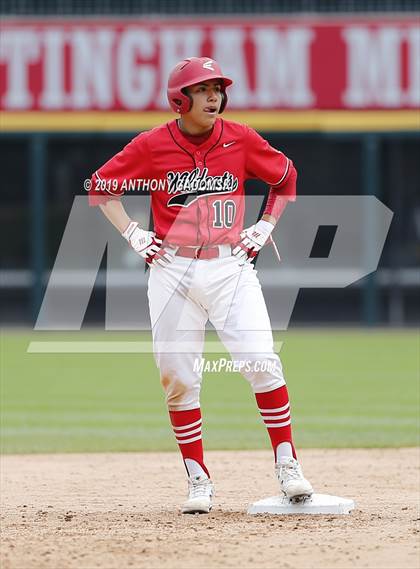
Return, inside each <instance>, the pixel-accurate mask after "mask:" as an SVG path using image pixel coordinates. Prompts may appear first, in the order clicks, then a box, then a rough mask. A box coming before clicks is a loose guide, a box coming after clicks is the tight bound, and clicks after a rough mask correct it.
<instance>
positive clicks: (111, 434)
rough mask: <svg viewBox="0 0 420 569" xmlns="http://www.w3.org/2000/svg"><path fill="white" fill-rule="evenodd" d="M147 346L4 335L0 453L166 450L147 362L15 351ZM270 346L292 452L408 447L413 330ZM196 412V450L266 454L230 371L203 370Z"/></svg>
mask: <svg viewBox="0 0 420 569" xmlns="http://www.w3.org/2000/svg"><path fill="white" fill-rule="evenodd" d="M147 338H148V336H144V335H139V334H137V335H136V334H134V333H109V332H108V333H100V332H91V331H85V332H77V333H54V334H52V333H40V332H37V333H35V332H31V331H29V332H23V331H22V332H19V331H3V332H2V337H1V353H0V356H1V447H2V452H5V453H26V452H85V451H134V450H142V451H162V450H175V448H176V445H175V443H174V440H173V436H172V433H171V429H170V428H169V423H168V418H167V412H166V408H165V405H164V400H163V392H162V390H161V387H160V383H159V377H158V372H157V369H156V368H155V364H154V360H153V357H152V356H151V355H150V354H29V353H27V352H26V350H27V347H28V344H29V342H30V341H31V340H35V341H40V340H46V339H49V340H69V339H71V340H75V341H82V340H91V341H93V340H96V341H98V340H104V339H107V340H120V341H121V340H124V339H126V340H130V341H136V340H139V339H141V340H145V339H147ZM277 339H282V340H284V346H283V349H282V352H281V358H282V361H283V366H284V369H285V375H286V379H287V383H288V387H289V392H290V395H291V401H292V413H293V420H294V422H293V424H294V434H295V442H296V444H297V446H298V447H398V446H412V445H417V444H418V425H419V415H418V412H419V411H418V410H419V338H418V334H417V333H416V332H415V331H395V330H394V331H385V330H383V331H382V330H372V331H361V330H318V329H314V330H298V331H290V332H287V333H282V334H278V336H277ZM223 355H224V356H225V354H223ZM218 357H220V356H218V355H216V354H210V355H209V359H211V360H214V359H218ZM202 409H203V416H204V437H205V444H206V448H208V449H252V448H268V447H269V445H268V437H267V434H266V432H265V429H264V426H263V424H262V422H261V420H260V418H259V416H258V413H257V410H256V407H255V402H254V398H253V395H252V392H251V390H250V388H249V386H248V384H247V382H246V381H245V380H244V379H243V378H242V377H241V376H240V375H239V374H233V373H228V374H205V376H204V382H203V389H202Z"/></svg>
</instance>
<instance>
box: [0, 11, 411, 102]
mask: <svg viewBox="0 0 420 569" xmlns="http://www.w3.org/2000/svg"><path fill="white" fill-rule="evenodd" d="M191 55H207V56H209V57H212V58H214V59H217V60H218V61H219V62H220V63H221V65H222V68H223V70H224V72H225V73H226V74H227V75H229V76H231V77H232V78H233V79H234V81H235V84H234V86H233V87H232V88H231V90H230V101H229V108H230V109H231V110H245V109H258V110H277V109H290V110H311V109H348V110H363V109H373V110H374V109H394V110H398V109H415V108H417V107H419V105H420V26H419V25H418V22H417V21H416V20H415V18H394V17H393V18H387V19H382V20H377V19H367V18H358V17H354V18H348V17H346V18H345V19H344V18H342V19H327V18H323V19H322V18H321V19H319V18H318V19H312V20H311V19H306V18H305V19H289V18H288V19H279V18H277V17H276V18H269V19H251V18H246V19H224V20H216V19H200V18H197V19H189V20H181V19H178V20H151V19H147V20H146V19H139V18H137V19H134V20H130V21H128V20H124V21H122V20H112V19H111V20H109V19H106V20H98V19H96V20H92V21H89V20H80V21H76V20H49V21H45V20H42V21H35V20H4V21H3V23H2V25H1V39H0V107H1V109H2V110H5V111H70V110H72V111H76V110H77V111H95V110H96V111H111V110H114V111H118V110H128V111H145V110H155V111H159V110H168V105H167V101H166V92H165V91H166V78H167V75H168V71H169V69H171V67H172V66H173V65H174V64H175V63H176V62H177V61H178V60H180V59H183V58H185V57H188V56H191Z"/></svg>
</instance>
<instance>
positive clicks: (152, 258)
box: [121, 221, 173, 267]
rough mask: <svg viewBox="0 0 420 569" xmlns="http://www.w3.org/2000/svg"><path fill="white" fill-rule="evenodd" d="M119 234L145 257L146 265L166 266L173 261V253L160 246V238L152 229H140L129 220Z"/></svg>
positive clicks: (134, 222)
mask: <svg viewBox="0 0 420 569" xmlns="http://www.w3.org/2000/svg"><path fill="white" fill-rule="evenodd" d="M121 235H122V236H123V237H124V239H126V240H127V241H128V242H129V244H130V245H131V247H132V248H133V249H134V251H135V252H136V253H138V254H139V255H140V256H141V257H143V259H145V261H146V263H147V264H148V265H162V266H163V267H166V265H169V263H171V262H172V261H173V255H170V254H169V253H167V252H166V251H165V250H164V249H163V248H162V239H159V238H158V237H156V233H155V232H154V231H145V230H144V229H140V227H139V224H138V223H137V222H136V221H131V222H130V223H129V224H128V227H127V228H126V229H125V231H123V233H122V234H121Z"/></svg>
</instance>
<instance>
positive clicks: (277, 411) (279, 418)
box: [255, 385, 296, 459]
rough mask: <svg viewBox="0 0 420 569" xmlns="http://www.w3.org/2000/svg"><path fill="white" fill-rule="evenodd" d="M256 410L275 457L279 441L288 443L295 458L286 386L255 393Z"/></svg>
mask: <svg viewBox="0 0 420 569" xmlns="http://www.w3.org/2000/svg"><path fill="white" fill-rule="evenodd" d="M255 398H256V400H257V405H258V410H259V412H260V413H261V416H262V418H263V421H264V424H265V426H266V427H267V430H268V434H269V436H270V439H271V444H272V447H273V450H274V459H276V450H277V447H278V445H279V444H280V443H286V442H287V443H290V445H291V447H292V453H293V456H294V457H295V458H296V451H295V447H294V446H293V441H292V427H291V418H290V404H289V394H288V393H287V387H286V386H285V385H283V386H282V387H278V388H277V389H274V390H273V391H267V392H266V393H256V394H255Z"/></svg>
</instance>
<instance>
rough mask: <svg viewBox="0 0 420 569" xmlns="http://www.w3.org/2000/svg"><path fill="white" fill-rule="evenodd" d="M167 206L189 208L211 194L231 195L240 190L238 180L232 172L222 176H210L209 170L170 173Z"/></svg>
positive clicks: (196, 169) (198, 169)
mask: <svg viewBox="0 0 420 569" xmlns="http://www.w3.org/2000/svg"><path fill="white" fill-rule="evenodd" d="M167 180H168V194H174V195H173V196H172V197H171V198H169V200H168V203H167V206H168V207H173V206H181V207H189V206H190V205H191V204H192V203H194V202H195V201H197V200H198V199H199V198H201V197H203V196H208V195H211V194H231V193H232V192H234V191H236V190H237V189H238V183H239V182H238V178H237V177H236V176H234V175H233V174H231V173H230V172H227V171H226V172H224V174H222V175H221V176H210V175H209V171H208V168H203V170H202V171H201V170H200V168H195V169H194V170H190V171H185V172H172V171H171V172H168V174H167Z"/></svg>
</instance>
